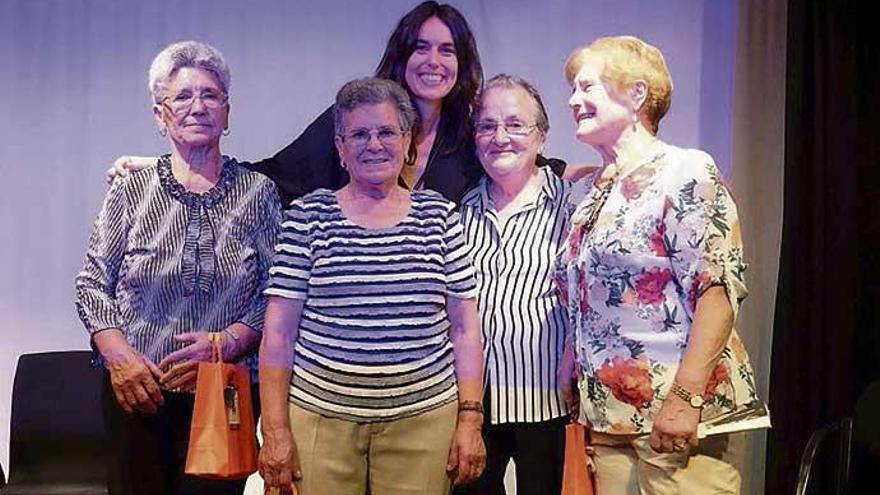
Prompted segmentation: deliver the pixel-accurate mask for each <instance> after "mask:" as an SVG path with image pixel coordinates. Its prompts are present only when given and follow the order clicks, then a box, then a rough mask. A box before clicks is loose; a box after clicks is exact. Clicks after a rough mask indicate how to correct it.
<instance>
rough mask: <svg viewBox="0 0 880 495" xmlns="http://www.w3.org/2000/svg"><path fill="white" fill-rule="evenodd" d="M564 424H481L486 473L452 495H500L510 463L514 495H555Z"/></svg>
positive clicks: (562, 459) (563, 420) (559, 481)
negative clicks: (513, 468) (513, 476)
mask: <svg viewBox="0 0 880 495" xmlns="http://www.w3.org/2000/svg"><path fill="white" fill-rule="evenodd" d="M486 402H488V400H487V401H486ZM486 411H489V408H488V407H487V408H486ZM486 422H487V423H488V420H487V421H486ZM566 424H568V417H567V416H564V417H561V418H557V419H552V420H550V421H543V422H539V423H507V424H500V425H487V424H484V425H483V441H484V442H485V443H486V469H484V470H483V474H482V475H480V477H479V478H477V479H476V480H475V481H474V482H473V483H470V484H468V485H465V486H462V487H458V488H456V489H455V491H454V494H455V495H504V493H505V491H504V473H505V471H506V470H507V464H508V463H509V462H510V460H511V459H513V462H514V463H515V467H516V493H517V495H558V494H559V492H560V491H561V490H562V468H563V464H564V462H565V425H566Z"/></svg>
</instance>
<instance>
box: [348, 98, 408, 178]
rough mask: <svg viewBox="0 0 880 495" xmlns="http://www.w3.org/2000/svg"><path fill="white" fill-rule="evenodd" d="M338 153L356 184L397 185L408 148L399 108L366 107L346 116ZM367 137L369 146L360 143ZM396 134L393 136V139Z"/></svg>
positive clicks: (356, 109)
mask: <svg viewBox="0 0 880 495" xmlns="http://www.w3.org/2000/svg"><path fill="white" fill-rule="evenodd" d="M342 123H343V135H342V136H336V149H337V151H339V156H340V158H342V163H343V164H344V166H345V168H346V169H347V170H348V174H349V176H351V180H352V182H353V183H356V184H359V185H364V186H377V185H381V184H396V183H397V177H398V176H399V175H400V171H401V169H402V168H403V161H404V157H405V156H406V150H407V149H408V148H409V136H410V135H409V132H404V133H402V132H401V130H400V120H399V116H398V112H397V108H396V107H395V106H394V105H393V104H391V103H379V104H366V105H361V106H359V107H357V108H354V109H352V110H351V111H349V112H347V113H346V114H345V115H344V116H343V119H342ZM364 133H366V135H367V136H368V137H367V140H366V142H359V141H360V140H361V139H362V138H363V137H364V135H365V134H364ZM392 134H393V136H392Z"/></svg>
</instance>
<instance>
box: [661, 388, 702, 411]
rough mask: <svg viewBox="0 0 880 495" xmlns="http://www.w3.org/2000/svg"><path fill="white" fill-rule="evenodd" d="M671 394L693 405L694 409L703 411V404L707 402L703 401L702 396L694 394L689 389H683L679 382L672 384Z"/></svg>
mask: <svg viewBox="0 0 880 495" xmlns="http://www.w3.org/2000/svg"><path fill="white" fill-rule="evenodd" d="M669 391H670V392H672V393H673V394H675V395H677V396H679V397H680V398H681V399H682V400H684V401H685V402H687V403H688V404H690V405H691V407H693V408H694V409H702V407H703V403H705V402H706V401H705V400H704V399H703V396H702V395H700V394H692V393H691V392H690V391H688V389H686V388H684V387H682V386H681V385H679V384H678V382H672V388H670V389H669Z"/></svg>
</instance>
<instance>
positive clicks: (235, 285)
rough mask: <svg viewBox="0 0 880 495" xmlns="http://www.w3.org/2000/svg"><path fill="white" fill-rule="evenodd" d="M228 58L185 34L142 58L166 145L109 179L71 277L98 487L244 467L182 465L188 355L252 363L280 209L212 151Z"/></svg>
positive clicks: (191, 368) (261, 185)
mask: <svg viewBox="0 0 880 495" xmlns="http://www.w3.org/2000/svg"><path fill="white" fill-rule="evenodd" d="M229 85H230V74H229V68H228V67H227V65H226V62H225V61H224V59H223V56H222V55H221V54H220V52H219V51H217V50H216V49H215V48H213V47H211V46H210V45H208V44H205V43H201V42H197V41H183V42H179V43H174V44H171V45H169V46H168V47H166V48H165V49H164V50H162V51H161V52H160V53H159V54H158V55H157V56H156V58H155V60H154V61H153V63H152V65H151V66H150V71H149V90H150V94H151V96H152V100H153V115H154V117H155V121H156V125H157V127H158V132H159V134H161V135H162V136H165V137H167V139H168V144H169V146H170V152H169V153H168V154H166V155H164V156H162V157H160V158H159V159H158V160H157V161H156V162H155V163H153V164H152V165H151V166H149V167H147V168H144V169H142V170H139V171H136V172H133V173H132V174H130V175H128V176H126V177H124V178H121V179H120V180H117V181H115V182H114V183H113V185H112V186H111V187H110V190H109V191H108V192H107V196H106V198H105V200H104V205H103V207H102V208H101V212H100V213H99V214H98V219H97V221H96V222H95V227H94V230H93V232H92V235H91V238H90V240H89V247H88V251H87V252H86V260H85V264H84V266H83V269H82V271H81V272H80V273H79V275H78V276H77V277H76V294H77V302H76V305H77V310H78V311H79V315H80V318H81V319H82V321H83V323H84V325H85V326H86V329H87V330H88V331H89V334H90V337H91V341H92V344H93V346H94V348H95V349H96V351H97V352H98V354H99V355H100V357H101V359H102V361H103V363H104V365H105V367H106V368H107V370H108V374H107V380H106V387H105V390H104V400H103V402H104V409H105V418H106V424H107V427H108V430H109V432H110V436H111V442H110V445H111V449H112V455H110V456H109V457H110V459H111V469H110V493H113V494H118V493H123V494H128V493H131V494H157V493H164V494H189V493H193V494H195V493H230V494H233V493H241V492H242V489H243V488H244V480H240V481H239V480H236V481H216V480H205V479H200V478H196V477H193V476H188V475H185V474H184V473H183V465H184V460H185V458H186V450H187V443H188V437H189V428H190V418H191V416H192V409H193V395H192V393H191V392H192V390H193V389H194V387H195V380H196V371H197V367H198V363H199V362H202V361H207V360H210V359H211V351H212V348H213V344H212V342H213V341H215V340H219V342H220V346H221V356H220V357H221V359H222V360H223V361H229V362H235V361H240V360H245V359H247V361H248V363H249V364H250V365H251V366H252V367H254V368H255V357H254V353H253V351H254V349H255V348H256V345H257V343H258V342H259V340H260V332H261V331H262V328H263V314H264V312H265V306H266V301H265V298H264V297H263V295H262V287H263V285H264V284H265V281H266V279H267V271H268V268H269V265H270V264H271V258H272V249H273V246H274V242H275V236H276V234H277V231H278V222H279V220H280V219H279V199H278V193H277V191H276V189H275V185H274V183H273V182H272V181H270V180H269V179H267V178H266V177H264V176H263V175H260V174H257V173H255V172H250V171H248V170H246V169H244V168H242V167H240V166H239V165H238V162H236V160H235V159H234V158H230V157H227V156H223V155H222V154H221V152H220V139H221V138H222V137H223V136H224V135H225V134H227V130H228V127H229Z"/></svg>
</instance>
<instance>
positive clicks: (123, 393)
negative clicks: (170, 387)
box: [93, 328, 164, 414]
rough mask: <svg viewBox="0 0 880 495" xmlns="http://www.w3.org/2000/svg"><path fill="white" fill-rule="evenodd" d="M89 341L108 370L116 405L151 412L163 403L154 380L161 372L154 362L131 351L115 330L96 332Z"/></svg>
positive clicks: (122, 337)
mask: <svg viewBox="0 0 880 495" xmlns="http://www.w3.org/2000/svg"><path fill="white" fill-rule="evenodd" d="M93 341H94V343H95V347H97V348H98V352H99V353H100V354H101V356H102V357H103V358H104V363H105V366H106V367H107V370H108V371H109V372H110V384H111V386H112V387H113V394H114V395H115V396H116V401H117V402H119V405H120V406H122V408H123V409H124V410H125V412H127V413H132V412H134V411H140V412H143V413H149V414H155V413H156V412H157V411H158V410H159V407H160V406H161V405H162V404H164V400H163V399H162V391H161V390H159V385H158V384H157V383H156V379H157V378H158V377H159V376H161V374H162V373H161V372H160V371H159V368H158V367H156V364H155V363H153V362H152V361H150V360H149V359H147V357H146V356H144V355H143V354H141V353H139V352H137V351H136V350H134V348H132V347H131V345H129V343H128V341H127V340H125V336H124V335H123V334H122V331H121V330H119V329H115V328H111V329H108V330H103V331H101V332H98V333H96V334H95V335H94V337H93Z"/></svg>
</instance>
